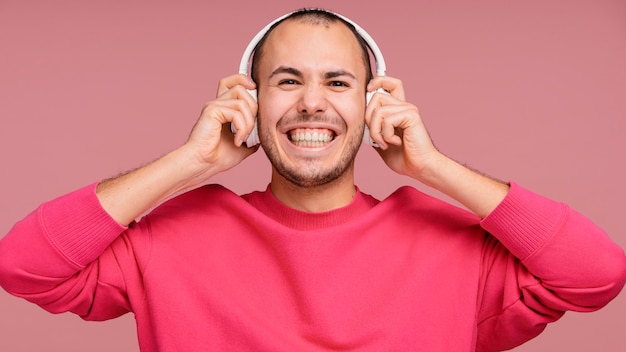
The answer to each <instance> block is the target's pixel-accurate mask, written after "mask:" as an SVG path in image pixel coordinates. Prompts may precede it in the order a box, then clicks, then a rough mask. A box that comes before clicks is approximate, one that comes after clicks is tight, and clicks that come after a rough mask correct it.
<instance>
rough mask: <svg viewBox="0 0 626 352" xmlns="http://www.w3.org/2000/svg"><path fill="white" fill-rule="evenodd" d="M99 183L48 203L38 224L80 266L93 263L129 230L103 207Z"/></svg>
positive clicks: (61, 250)
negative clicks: (99, 195) (97, 192)
mask: <svg viewBox="0 0 626 352" xmlns="http://www.w3.org/2000/svg"><path fill="white" fill-rule="evenodd" d="M96 186H97V183H94V184H91V185H89V186H86V187H83V188H81V189H78V190H76V191H74V192H71V193H69V194H66V195H64V196H61V197H59V198H57V199H54V200H52V201H50V202H47V203H45V204H44V205H43V206H41V207H40V208H39V221H40V222H41V224H42V227H43V228H44V229H45V231H46V234H47V235H48V238H49V239H50V241H51V243H52V244H53V245H55V246H56V247H57V248H58V249H59V251H60V252H61V253H62V254H63V255H65V256H66V257H67V259H68V260H69V261H70V262H73V263H74V264H76V265H77V266H79V267H84V266H85V265H87V264H89V263H91V262H92V261H94V260H95V259H97V258H98V256H100V254H102V252H103V251H104V250H105V249H106V248H107V247H108V246H109V245H110V244H111V242H113V240H114V239H115V238H117V237H118V236H119V235H120V234H121V233H122V232H123V231H124V230H126V227H124V226H122V225H120V224H118V223H117V222H116V221H115V220H114V219H113V218H111V216H109V214H108V213H107V212H106V211H105V210H104V209H103V208H102V206H101V205H100V201H99V200H98V198H97V197H96Z"/></svg>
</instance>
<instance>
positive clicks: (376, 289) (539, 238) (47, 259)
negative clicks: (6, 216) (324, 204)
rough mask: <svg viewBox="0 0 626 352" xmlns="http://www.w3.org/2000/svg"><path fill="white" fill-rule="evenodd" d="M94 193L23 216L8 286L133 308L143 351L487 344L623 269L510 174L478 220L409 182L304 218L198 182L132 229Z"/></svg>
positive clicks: (540, 324)
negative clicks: (504, 189)
mask: <svg viewBox="0 0 626 352" xmlns="http://www.w3.org/2000/svg"><path fill="white" fill-rule="evenodd" d="M94 189H95V185H91V186H89V187H86V188H83V189H80V190H78V191H76V192H73V193H71V194H69V195H66V196H63V197H61V198H59V199H56V200H54V201H52V202H48V203H45V204H43V205H42V206H40V207H39V208H38V209H37V210H36V211H35V212H33V213H32V214H30V215H29V216H27V217H26V218H25V219H24V220H23V221H21V222H19V223H18V224H16V226H15V227H14V228H13V229H12V230H11V232H10V233H9V234H8V235H7V236H6V237H5V238H3V239H2V240H1V241H0V283H1V284H2V286H3V287H4V288H5V289H6V290H7V291H8V292H10V293H12V294H14V295H17V296H21V297H24V298H26V299H28V300H30V301H32V302H34V303H37V304H39V305H40V306H42V307H43V308H45V309H47V310H49V311H51V312H55V313H56V312H64V311H72V312H74V313H76V314H78V315H80V316H81V317H83V318H84V319H89V320H103V319H111V318H115V317H117V316H119V315H121V314H125V313H127V312H129V311H132V312H133V313H134V314H135V317H136V320H137V330H138V334H139V343H140V346H141V350H142V351H300V352H306V351H329V350H342V351H376V352H380V351H446V352H450V351H496V350H501V349H507V348H511V347H513V346H516V345H518V344H520V343H522V342H524V341H526V340H528V339H530V338H532V337H533V336H535V335H537V334H539V333H540V332H541V331H542V330H543V329H544V327H545V325H546V324H547V323H549V322H552V321H555V320H556V319H558V318H559V317H560V316H561V315H562V314H563V312H564V311H566V310H577V311H592V310H595V309H598V308H600V307H602V306H603V305H605V304H606V303H607V302H609V301H610V300H611V299H612V298H613V297H615V296H616V295H617V294H618V293H619V291H620V290H621V288H622V286H623V285H624V282H625V280H626V257H625V256H624V252H623V250H622V249H621V248H619V247H618V246H617V245H615V244H614V243H613V242H612V241H611V240H610V239H609V238H608V237H607V236H606V235H605V234H604V233H603V231H602V230H600V229H599V228H598V227H596V226H595V225H593V224H592V223H591V222H590V221H589V220H587V219H586V218H584V217H583V216H581V215H579V214H578V213H576V212H574V211H572V210H571V209H570V208H568V207H567V206H565V205H563V204H560V203H555V202H553V201H550V200H547V199H545V198H543V197H541V196H538V195H536V194H534V193H531V192H529V191H527V190H525V189H523V188H522V187H520V186H518V185H516V184H512V188H511V191H510V192H509V195H508V196H507V197H506V199H505V200H504V201H503V202H502V203H501V204H500V205H499V206H498V208H497V209H495V210H494V211H493V212H492V213H491V214H490V215H489V216H488V217H487V218H485V219H483V220H482V221H481V220H480V219H479V218H477V217H476V216H474V215H472V214H470V213H468V212H466V211H465V210H461V209H459V208H457V207H454V206H451V205H449V204H446V203H444V202H442V201H440V200H437V199H435V198H432V197H429V196H427V195H425V194H422V193H420V192H419V191H417V190H415V189H413V188H410V187H403V188H400V189H399V190H397V191H396V192H395V193H394V194H392V195H391V196H389V197H388V198H387V199H385V200H383V201H380V202H379V201H378V200H376V199H374V198H372V197H371V196H368V195H366V194H363V193H360V192H358V193H357V195H356V197H355V199H354V201H353V202H352V203H351V204H349V205H348V206H346V207H344V208H341V209H337V210H334V211H329V212H325V213H304V212H300V211H296V210H293V209H290V208H288V207H286V206H284V205H283V204H281V203H280V202H279V201H278V200H277V199H275V198H274V196H273V195H272V194H271V192H270V191H269V190H268V191H265V192H254V193H251V194H248V195H244V196H238V195H236V194H234V193H232V192H231V191H229V190H227V189H224V188H223V187H221V186H207V187H203V188H201V189H198V190H195V191H192V192H189V193H187V194H184V195H182V196H179V197H177V198H176V199H173V200H171V201H169V202H167V203H166V204H164V205H162V206H160V207H159V208H157V209H156V210H155V211H154V212H152V213H151V214H150V215H148V216H146V217H144V218H143V219H142V220H141V221H139V222H137V223H133V224H132V225H131V226H130V227H129V228H123V227H120V226H119V225H118V224H117V223H115V221H114V220H112V219H111V218H110V217H109V216H108V214H107V213H106V212H105V211H104V210H103V209H102V208H101V206H100V204H99V203H98V200H97V198H96V196H95V191H94Z"/></svg>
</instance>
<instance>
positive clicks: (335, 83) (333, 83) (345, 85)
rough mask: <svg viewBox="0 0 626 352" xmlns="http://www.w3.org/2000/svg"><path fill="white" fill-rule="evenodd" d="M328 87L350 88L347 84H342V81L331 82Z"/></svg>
mask: <svg viewBox="0 0 626 352" xmlns="http://www.w3.org/2000/svg"><path fill="white" fill-rule="evenodd" d="M329 85H330V86H331V87H349V86H350V85H349V84H348V83H346V82H342V81H331V82H330V83H329Z"/></svg>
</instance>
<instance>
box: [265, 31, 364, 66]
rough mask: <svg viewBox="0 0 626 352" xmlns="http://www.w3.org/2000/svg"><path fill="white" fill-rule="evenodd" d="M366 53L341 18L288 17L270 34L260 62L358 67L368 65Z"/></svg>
mask: <svg viewBox="0 0 626 352" xmlns="http://www.w3.org/2000/svg"><path fill="white" fill-rule="evenodd" d="M362 56H363V53H362V48H361V46H360V44H359V42H358V40H357V38H356V37H355V35H354V33H353V32H352V31H351V30H350V29H349V28H348V27H347V26H346V25H345V24H344V23H342V22H341V21H335V22H328V21H324V22H310V21H301V20H298V19H288V20H285V21H284V22H282V23H281V24H279V25H278V26H277V27H276V28H275V29H274V30H273V31H272V32H271V33H270V34H269V36H268V37H267V40H266V42H265V44H264V47H263V54H262V55H261V58H260V60H259V61H260V64H261V66H267V65H270V66H274V65H275V66H280V65H297V66H307V65H311V66H316V67H324V66H331V65H341V66H344V68H347V67H349V66H352V67H354V68H357V67H363V66H364V63H363V60H361V57H362ZM285 61H287V62H285ZM260 68H261V67H260ZM261 69H262V68H261Z"/></svg>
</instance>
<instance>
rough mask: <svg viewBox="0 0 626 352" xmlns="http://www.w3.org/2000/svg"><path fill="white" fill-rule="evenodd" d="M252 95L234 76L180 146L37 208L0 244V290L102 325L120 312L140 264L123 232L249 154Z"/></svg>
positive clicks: (243, 80)
mask: <svg viewBox="0 0 626 352" xmlns="http://www.w3.org/2000/svg"><path fill="white" fill-rule="evenodd" d="M253 87H254V84H253V83H252V82H251V81H250V80H249V79H248V78H247V77H245V76H242V75H234V76H230V77H227V78H225V79H223V80H221V81H220V84H219V90H218V98H217V99H216V100H214V101H212V102H210V103H208V104H206V105H205V107H204V109H203V110H202V114H201V116H200V118H199V119H198V121H197V123H196V124H195V126H194V128H193V129H192V131H191V133H190V136H189V138H188V140H187V141H186V143H185V144H184V145H183V146H181V147H179V148H177V149H176V150H174V151H172V152H170V153H168V154H167V155H165V156H163V157H161V158H159V159H158V160H156V161H154V162H152V163H150V164H148V165H146V166H144V167H141V168H138V169H136V170H134V171H131V172H129V173H126V174H124V175H122V176H119V177H116V178H112V179H109V180H105V181H103V182H100V183H99V184H98V185H97V187H96V185H95V184H93V185H90V186H88V187H84V188H82V189H79V190H77V191H75V192H72V193H70V194H67V195H64V196H61V197H59V198H57V199H55V200H53V201H50V202H46V203H43V204H42V205H41V206H40V207H38V208H37V209H36V210H35V211H33V212H32V213H31V214H29V215H27V216H26V217H25V218H24V219H23V220H22V221H19V222H18V223H17V224H16V225H15V226H14V227H13V228H12V229H11V231H10V232H9V233H8V234H7V235H6V236H5V237H3V238H2V239H1V240H0V285H2V287H4V288H5V289H6V290H7V291H8V292H9V293H12V294H14V295H17V296H20V297H24V298H26V299H28V300H30V301H32V302H34V303H37V304H39V305H41V306H42V307H44V308H45V309H47V310H50V311H53V312H62V311H68V310H69V311H73V312H75V313H77V314H79V315H81V316H84V317H89V318H90V319H103V318H110V317H113V316H115V315H118V314H121V312H123V311H124V310H128V303H127V302H125V290H126V288H127V286H128V285H130V284H131V283H132V282H140V281H141V279H140V278H138V276H139V275H140V274H139V272H140V270H139V268H138V267H137V268H133V266H139V265H140V264H139V263H140V262H141V260H140V259H141V258H136V259H137V260H134V259H133V256H134V255H135V254H134V253H131V252H132V251H133V249H132V246H129V245H127V244H128V243H127V242H128V240H129V239H128V238H121V237H124V231H125V230H126V228H127V226H128V225H129V224H130V223H131V222H132V221H133V220H135V219H136V218H137V217H139V216H140V215H141V214H143V213H144V212H145V211H147V210H149V209H150V208H152V207H155V206H157V205H158V204H160V203H161V202H162V201H164V200H166V199H167V198H169V197H171V196H173V195H175V194H177V193H180V192H182V191H185V190H189V189H192V188H195V187H198V186H200V185H202V184H203V183H205V182H206V181H207V180H208V179H209V178H210V177H211V176H213V175H215V174H217V173H219V172H221V171H224V170H227V169H229V168H231V167H233V166H235V165H237V164H238V163H239V162H241V161H242V160H243V159H244V158H246V157H247V156H249V155H251V154H252V153H254V152H255V151H256V149H255V148H246V147H243V146H242V145H241V144H242V143H241V141H242V140H245V139H246V136H245V135H246V133H248V132H247V131H251V130H252V127H253V123H254V115H255V114H256V103H255V101H254V99H252V98H251V96H250V95H249V94H248V93H247V91H246V89H247V88H253ZM231 122H232V123H234V124H235V126H236V127H237V130H238V133H237V134H235V135H233V133H232V132H231V131H230V128H229V127H227V124H228V123H231ZM139 237H141V236H139ZM133 240H134V241H141V240H142V239H141V238H134V239H133ZM114 251H115V252H116V253H118V254H119V253H125V254H123V255H117V254H116V255H113V254H112V253H113V252H114ZM125 258H126V260H127V262H125V263H121V262H120V261H123V260H125ZM104 262H106V263H108V264H109V265H106V264H103V263H104ZM100 264H102V265H100ZM117 266H119V268H118V267H117ZM105 267H106V268H107V269H103V268H105ZM122 267H124V270H126V271H125V272H124V273H122ZM131 277H134V280H133V279H132V278H131ZM96 291H97V292H99V293H98V294H97V295H96V294H95V292H96ZM95 300H103V301H106V304H97V302H95ZM96 307H97V308H96Z"/></svg>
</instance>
